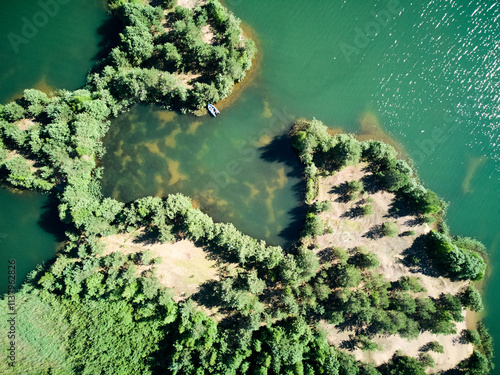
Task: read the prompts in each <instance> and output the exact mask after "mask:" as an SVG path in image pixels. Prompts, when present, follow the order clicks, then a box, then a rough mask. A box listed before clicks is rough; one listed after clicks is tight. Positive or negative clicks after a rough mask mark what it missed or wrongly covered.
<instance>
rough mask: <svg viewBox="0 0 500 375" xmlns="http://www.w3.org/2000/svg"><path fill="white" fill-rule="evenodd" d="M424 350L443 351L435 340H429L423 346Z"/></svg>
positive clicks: (441, 346)
mask: <svg viewBox="0 0 500 375" xmlns="http://www.w3.org/2000/svg"><path fill="white" fill-rule="evenodd" d="M424 350H425V351H430V352H435V353H441V354H442V353H444V347H443V345H441V344H440V343H439V342H437V341H430V342H428V343H427V344H426V345H425V346H424Z"/></svg>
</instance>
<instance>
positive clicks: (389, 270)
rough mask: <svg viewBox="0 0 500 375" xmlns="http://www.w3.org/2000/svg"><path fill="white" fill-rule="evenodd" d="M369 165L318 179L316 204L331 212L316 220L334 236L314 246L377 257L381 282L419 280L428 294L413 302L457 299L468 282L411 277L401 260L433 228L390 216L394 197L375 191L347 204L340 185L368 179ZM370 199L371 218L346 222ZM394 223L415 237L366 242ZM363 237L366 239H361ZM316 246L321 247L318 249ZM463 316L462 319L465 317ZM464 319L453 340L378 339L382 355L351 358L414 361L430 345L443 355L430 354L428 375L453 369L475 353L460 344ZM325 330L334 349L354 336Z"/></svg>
mask: <svg viewBox="0 0 500 375" xmlns="http://www.w3.org/2000/svg"><path fill="white" fill-rule="evenodd" d="M366 166H367V164H365V163H360V164H358V165H356V166H350V167H345V168H344V169H343V170H342V171H340V172H337V173H336V174H335V175H333V176H328V177H321V178H320V179H319V191H318V197H317V201H324V200H330V201H331V203H332V206H333V208H332V210H331V211H330V212H325V213H321V214H320V217H321V218H322V219H323V220H324V222H325V223H326V227H331V228H332V229H333V233H332V234H325V235H322V236H319V237H317V238H316V239H315V244H316V245H317V247H318V248H319V250H317V251H318V252H319V251H321V249H325V248H328V247H331V246H338V247H342V248H344V249H345V250H350V249H353V248H355V247H358V246H364V247H366V249H367V250H369V251H371V252H374V253H376V254H377V257H378V259H379V261H380V266H379V268H378V269H375V270H374V272H377V273H380V274H382V275H384V276H385V278H386V279H387V280H388V281H396V280H398V279H400V278H401V277H403V276H417V277H419V278H420V284H421V285H422V286H423V287H424V288H426V289H427V292H420V293H418V294H416V296H424V297H425V296H430V297H433V298H437V297H439V296H440V295H441V294H442V293H451V294H453V295H455V294H457V293H458V292H460V291H461V290H463V288H465V287H466V286H467V284H468V283H467V282H466V281H462V282H452V281H451V280H450V279H447V278H445V277H432V276H429V275H425V274H422V273H415V272H414V271H412V270H411V269H410V268H409V267H407V266H406V265H404V264H403V263H402V262H401V261H400V260H402V259H403V257H404V256H403V255H402V253H403V252H404V251H405V250H406V249H408V248H410V247H411V246H412V244H413V241H414V239H415V238H416V237H418V236H419V235H422V234H426V233H428V232H429V231H430V230H431V228H430V227H429V226H428V225H427V224H425V223H418V221H416V217H415V216H414V215H405V214H401V215H399V213H398V214H396V215H389V214H388V212H389V210H390V208H391V206H392V204H393V203H394V198H395V195H394V194H393V193H389V192H386V191H376V192H371V193H367V194H366V195H365V196H363V197H361V196H360V198H358V199H357V200H355V201H345V200H344V199H343V197H344V194H345V193H344V191H343V189H342V187H343V186H345V185H344V184H346V183H347V182H349V181H352V180H360V179H366V178H369V177H370V175H371V173H370V172H368V171H367V170H366ZM368 198H371V199H372V200H373V202H372V203H370V204H371V205H372V206H373V209H374V214H373V215H370V216H368V217H364V216H355V215H353V216H350V217H346V216H345V213H346V212H349V211H352V210H353V209H355V208H356V207H360V206H362V205H364V204H366V200H367V199H368ZM387 221H392V222H395V223H396V224H397V226H398V227H399V233H403V232H406V231H410V230H411V231H414V232H415V235H408V236H397V237H395V238H389V237H379V236H376V235H375V236H367V235H366V234H367V233H369V232H370V231H371V230H373V228H376V227H378V226H380V225H381V224H382V223H384V222H387ZM360 233H364V234H365V235H364V236H360ZM318 245H319V246H318ZM462 314H463V315H464V316H466V312H465V311H463V312H462ZM469 315H470V314H469V313H467V316H466V320H465V321H464V322H461V323H456V329H457V335H449V336H443V335H439V336H437V335H432V334H431V333H430V332H423V333H422V334H421V335H420V336H419V338H418V339H417V340H413V341H408V340H406V339H403V338H401V337H400V336H397V335H395V336H376V337H375V338H374V339H373V341H374V342H376V343H378V344H380V345H381V346H382V348H383V349H382V351H376V352H363V351H361V350H360V349H356V350H354V351H353V352H352V353H353V354H354V355H355V356H356V359H358V360H361V361H368V362H373V363H375V364H376V365H380V364H382V363H385V362H387V361H388V360H389V359H390V358H391V357H392V356H393V354H394V353H395V352H396V351H397V350H400V351H402V353H403V354H405V355H409V356H413V357H416V356H418V354H419V351H418V349H419V348H421V347H422V346H423V345H425V344H426V343H428V342H429V341H438V342H439V343H440V344H441V345H443V347H444V350H445V352H444V354H438V353H429V354H431V356H432V357H433V358H434V360H435V362H436V365H435V367H434V368H433V369H429V370H428V371H427V372H428V373H429V374H431V373H436V372H439V371H442V370H447V369H450V368H453V367H455V366H456V365H457V364H458V363H459V362H460V361H462V360H463V359H465V358H468V357H469V356H470V355H471V354H472V351H473V347H472V345H471V344H461V343H460V342H459V340H458V336H459V335H460V332H461V331H462V330H463V329H465V328H467V325H468V326H469V327H471V326H473V325H475V322H474V321H473V319H472V320H471V318H470V317H469ZM322 326H323V328H324V329H325V330H326V332H327V335H328V340H329V342H330V343H331V344H333V345H336V346H338V345H340V343H342V342H343V341H345V340H348V339H349V335H350V334H354V332H353V331H344V332H340V331H339V330H338V329H337V328H336V327H334V326H332V325H330V324H328V323H326V322H322Z"/></svg>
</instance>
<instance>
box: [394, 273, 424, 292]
mask: <svg viewBox="0 0 500 375" xmlns="http://www.w3.org/2000/svg"><path fill="white" fill-rule="evenodd" d="M398 287H399V288H400V289H401V290H411V291H412V292H415V293H418V292H421V291H422V290H423V289H424V288H422V286H421V285H420V283H419V282H418V278H416V277H415V276H403V277H402V278H401V279H399V281H398Z"/></svg>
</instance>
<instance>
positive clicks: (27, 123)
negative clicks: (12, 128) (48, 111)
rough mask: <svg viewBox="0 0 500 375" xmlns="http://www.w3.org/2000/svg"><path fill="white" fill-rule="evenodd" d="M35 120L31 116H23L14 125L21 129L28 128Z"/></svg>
mask: <svg viewBox="0 0 500 375" xmlns="http://www.w3.org/2000/svg"><path fill="white" fill-rule="evenodd" d="M34 124H35V121H34V120H33V119H32V118H23V119H21V120H19V121H18V122H16V125H17V126H18V128H19V129H21V130H28V129H29V128H30V126H32V125H34Z"/></svg>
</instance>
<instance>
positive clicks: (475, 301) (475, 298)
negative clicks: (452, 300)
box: [461, 284, 484, 311]
mask: <svg viewBox="0 0 500 375" xmlns="http://www.w3.org/2000/svg"><path fill="white" fill-rule="evenodd" d="M461 300H462V304H463V305H464V307H466V308H468V309H470V310H472V311H482V310H483V309H484V306H483V300H482V298H481V294H479V292H478V291H477V289H476V288H474V286H473V285H471V284H469V286H468V287H467V289H466V290H465V291H464V292H463V293H462V296H461Z"/></svg>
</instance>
